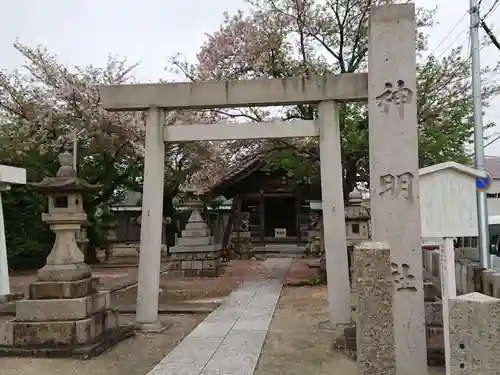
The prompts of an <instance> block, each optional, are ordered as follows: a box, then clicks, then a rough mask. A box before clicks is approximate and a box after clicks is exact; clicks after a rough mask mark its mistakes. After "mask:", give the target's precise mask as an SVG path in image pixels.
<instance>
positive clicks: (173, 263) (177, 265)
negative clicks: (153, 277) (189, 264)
mask: <svg viewBox="0 0 500 375" xmlns="http://www.w3.org/2000/svg"><path fill="white" fill-rule="evenodd" d="M181 264H182V261H171V262H170V264H169V269H170V270H178V269H180V268H181Z"/></svg>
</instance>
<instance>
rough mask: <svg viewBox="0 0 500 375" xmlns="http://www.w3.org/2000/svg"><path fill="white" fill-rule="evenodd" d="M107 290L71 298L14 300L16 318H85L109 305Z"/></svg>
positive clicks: (44, 319)
mask: <svg viewBox="0 0 500 375" xmlns="http://www.w3.org/2000/svg"><path fill="white" fill-rule="evenodd" d="M110 303H111V302H110V295H109V292H108V291H102V292H97V293H94V294H93V295H91V296H87V297H80V298H71V299H42V300H21V301H17V302H16V320H17V321H21V322H31V321H37V322H40V321H64V320H80V319H85V318H87V317H89V316H91V315H92V314H94V313H96V312H98V311H100V310H104V309H108V308H109V307H110Z"/></svg>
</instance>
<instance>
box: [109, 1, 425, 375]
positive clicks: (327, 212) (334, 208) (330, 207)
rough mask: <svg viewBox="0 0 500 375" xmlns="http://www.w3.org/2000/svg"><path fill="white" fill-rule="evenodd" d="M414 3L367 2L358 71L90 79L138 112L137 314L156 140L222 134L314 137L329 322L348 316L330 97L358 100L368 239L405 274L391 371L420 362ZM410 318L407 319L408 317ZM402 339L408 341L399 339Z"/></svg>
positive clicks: (157, 173)
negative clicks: (270, 115)
mask: <svg viewBox="0 0 500 375" xmlns="http://www.w3.org/2000/svg"><path fill="white" fill-rule="evenodd" d="M415 30H416V20H415V5H414V4H413V3H411V4H395V5H387V6H378V7H377V6H372V7H371V14H370V27H369V33H368V66H369V70H368V73H349V74H341V75H331V74H325V75H308V76H305V77H289V78H284V79H268V78H262V79H255V80H241V81H227V82H193V83H167V84H163V83H162V84H127V85H113V86H103V87H100V88H99V93H100V98H101V103H102V105H103V107H104V108H105V109H106V110H109V111H147V126H146V153H145V162H144V165H145V167H144V188H143V189H144V191H143V195H142V196H143V202H142V205H143V210H142V212H143V214H142V217H143V220H142V226H141V252H140V260H139V280H138V299H137V315H136V319H137V323H139V325H140V326H142V327H143V328H144V329H149V328H151V329H154V328H155V327H158V325H159V323H158V287H159V278H160V261H161V254H160V250H159V249H160V246H161V234H162V218H163V214H162V205H161V204H158V203H159V202H161V201H162V199H163V185H164V172H165V171H164V168H165V164H164V163H165V159H164V156H165V144H164V142H172V143H180V142H192V141H211V140H213V141H215V140H231V139H266V138H270V139H273V138H297V137H319V145H320V159H321V168H320V170H321V190H322V211H323V223H324V234H325V235H324V242H325V257H326V269H327V277H328V300H329V315H330V322H331V323H332V324H334V325H335V324H345V323H349V322H350V321H351V290H350V285H349V274H348V261H347V248H346V233H345V216H344V215H345V213H344V200H343V192H342V189H343V183H342V181H343V168H342V162H341V147H340V129H339V103H340V102H359V101H368V111H369V130H370V137H369V142H370V196H371V212H372V229H373V230H372V233H373V235H372V239H373V240H374V241H384V242H387V243H388V244H389V246H390V248H391V254H392V257H393V259H392V260H391V261H392V262H394V264H396V265H400V264H405V265H407V266H408V267H411V269H412V270H413V269H414V270H415V272H413V274H414V275H415V276H414V280H413V281H414V286H415V291H414V293H412V294H411V295H406V294H405V295H403V294H396V296H395V299H394V311H395V321H394V324H395V325H397V326H399V327H404V329H400V330H398V333H397V335H396V336H395V341H396V345H397V347H398V351H397V353H396V355H397V357H398V360H397V363H399V364H404V368H401V369H398V370H397V371H398V373H399V372H401V373H405V374H407V375H417V374H419V371H420V365H421V363H425V361H426V350H425V348H426V345H425V329H422V327H424V324H425V323H424V315H425V314H424V305H423V280H422V278H423V275H422V257H421V252H420V251H415V249H420V248H421V245H422V243H421V231H420V203H419V198H418V194H415V195H413V192H418V149H417V116H416V113H417V107H416V101H417V100H416V97H415V93H416V55H415V50H416V48H415V43H416V41H415V38H416V31H415ZM297 104H310V105H314V106H316V108H317V109H318V110H317V114H318V115H317V118H316V119H314V120H293V121H273V122H264V123H234V124H224V123H218V124H211V125H206V124H192V125H178V126H168V125H165V111H166V110H178V109H181V110H189V109H212V108H241V107H255V106H286V105H297ZM405 174H406V175H410V174H411V176H413V178H412V179H411V181H409V182H408V183H409V184H410V185H411V187H410V186H408V188H407V189H406V192H410V193H409V194H412V196H411V199H405V197H403V196H402V195H401V194H399V195H398V196H397V197H393V196H392V194H388V193H384V192H385V191H386V190H385V189H386V188H387V186H386V185H387V184H386V183H385V180H384V178H383V177H384V176H387V175H392V176H401V175H405ZM409 316H410V317H411V319H408V317H409ZM408 340H410V341H411V342H409V341H408Z"/></svg>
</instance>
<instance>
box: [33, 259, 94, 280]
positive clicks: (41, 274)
mask: <svg viewBox="0 0 500 375" xmlns="http://www.w3.org/2000/svg"><path fill="white" fill-rule="evenodd" d="M90 276H91V273H90V268H89V266H88V265H87V264H85V263H73V264H47V265H45V266H44V267H42V268H40V269H39V270H38V280H39V281H75V280H82V279H88V278H89V277H90Z"/></svg>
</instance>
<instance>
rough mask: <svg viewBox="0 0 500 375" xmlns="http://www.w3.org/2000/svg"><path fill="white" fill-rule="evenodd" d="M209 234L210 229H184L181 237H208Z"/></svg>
mask: <svg viewBox="0 0 500 375" xmlns="http://www.w3.org/2000/svg"><path fill="white" fill-rule="evenodd" d="M210 234H211V231H210V229H184V230H183V231H182V234H181V237H208V236H210Z"/></svg>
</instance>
